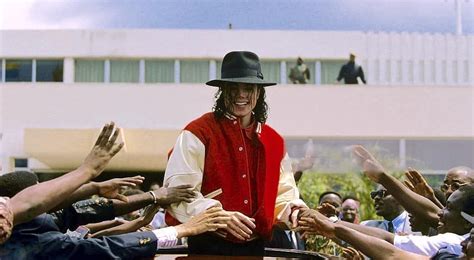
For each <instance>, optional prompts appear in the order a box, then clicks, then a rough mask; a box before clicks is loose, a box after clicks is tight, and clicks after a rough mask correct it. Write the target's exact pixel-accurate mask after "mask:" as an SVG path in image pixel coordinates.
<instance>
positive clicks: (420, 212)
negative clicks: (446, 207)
mask: <svg viewBox="0 0 474 260" xmlns="http://www.w3.org/2000/svg"><path fill="white" fill-rule="evenodd" d="M380 184H382V185H383V186H384V187H385V188H386V189H387V190H388V191H389V192H390V194H392V196H394V197H395V199H396V200H397V201H398V202H399V203H400V204H401V205H402V206H403V207H404V208H405V210H406V211H408V212H410V213H411V214H413V215H415V216H419V217H420V218H423V219H426V220H427V221H429V223H430V225H433V226H437V223H438V215H437V214H438V212H439V210H440V208H439V207H438V206H436V205H435V204H434V203H433V202H432V201H430V200H429V199H427V198H425V197H423V196H421V195H419V194H417V193H415V192H413V191H411V190H410V189H409V188H407V187H406V186H405V185H403V184H402V182H400V181H399V180H397V179H395V177H393V176H392V175H390V174H386V173H384V174H383V175H382V177H381V178H380Z"/></svg>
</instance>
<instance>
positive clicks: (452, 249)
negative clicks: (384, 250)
mask: <svg viewBox="0 0 474 260" xmlns="http://www.w3.org/2000/svg"><path fill="white" fill-rule="evenodd" d="M468 235H469V234H466V235H464V236H461V235H457V234H454V233H444V234H439V235H436V236H432V237H428V236H414V235H408V236H398V235H395V237H394V238H393V245H394V246H396V247H398V248H400V249H402V250H405V251H408V252H412V253H415V254H420V255H426V256H430V257H432V256H434V255H435V254H436V253H437V252H438V251H440V250H441V249H442V250H443V252H448V253H451V254H455V255H461V253H462V248H461V242H462V241H463V240H465V239H466V238H467V236H468Z"/></svg>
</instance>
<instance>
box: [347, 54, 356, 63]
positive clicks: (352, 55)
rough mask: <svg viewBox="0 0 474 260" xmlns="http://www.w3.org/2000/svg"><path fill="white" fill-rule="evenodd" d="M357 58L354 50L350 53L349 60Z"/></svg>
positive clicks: (352, 60) (353, 60)
mask: <svg viewBox="0 0 474 260" xmlns="http://www.w3.org/2000/svg"><path fill="white" fill-rule="evenodd" d="M355 59H356V55H355V54H354V53H353V52H351V53H349V61H350V62H355Z"/></svg>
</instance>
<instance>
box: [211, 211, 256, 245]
mask: <svg viewBox="0 0 474 260" xmlns="http://www.w3.org/2000/svg"><path fill="white" fill-rule="evenodd" d="M225 212H226V214H227V216H228V220H227V221H226V224H227V226H226V227H225V228H224V229H223V230H219V231H218V232H216V233H217V234H218V235H219V236H222V237H226V236H227V235H228V234H229V233H230V234H231V235H233V236H234V237H236V238H237V239H239V240H242V241H245V240H248V239H250V238H251V237H252V234H253V230H254V229H255V228H256V227H257V226H256V225H255V219H253V218H249V217H247V216H245V215H244V214H242V213H240V212H238V211H225Z"/></svg>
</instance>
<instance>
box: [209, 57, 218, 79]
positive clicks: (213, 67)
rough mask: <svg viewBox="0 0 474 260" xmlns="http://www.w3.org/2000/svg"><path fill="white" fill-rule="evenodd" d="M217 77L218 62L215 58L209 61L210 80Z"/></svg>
mask: <svg viewBox="0 0 474 260" xmlns="http://www.w3.org/2000/svg"><path fill="white" fill-rule="evenodd" d="M215 78H217V63H216V61H215V60H211V61H210V62H209V80H213V79H215Z"/></svg>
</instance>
